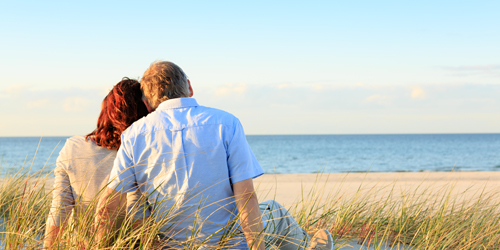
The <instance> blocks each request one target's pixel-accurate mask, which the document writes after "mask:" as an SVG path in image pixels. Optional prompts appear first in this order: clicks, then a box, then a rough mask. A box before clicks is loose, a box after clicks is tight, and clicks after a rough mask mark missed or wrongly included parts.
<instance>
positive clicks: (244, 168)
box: [227, 120, 264, 183]
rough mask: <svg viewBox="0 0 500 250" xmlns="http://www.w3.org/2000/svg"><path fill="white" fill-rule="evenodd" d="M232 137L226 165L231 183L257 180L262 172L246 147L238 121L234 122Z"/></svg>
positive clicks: (245, 140)
mask: <svg viewBox="0 0 500 250" xmlns="http://www.w3.org/2000/svg"><path fill="white" fill-rule="evenodd" d="M232 134H233V136H232V138H231V140H230V141H229V143H228V146H227V165H228V168H229V177H230V178H231V179H230V180H231V183H236V182H240V181H244V180H247V179H250V178H257V177H259V176H261V175H263V174H264V170H262V167H261V166H260V164H259V162H257V159H256V158H255V155H254V154H253V152H252V149H251V148H250V145H248V142H247V139H246V137H245V132H244V131H243V126H241V123H240V121H238V120H236V122H235V126H234V131H233V133H232Z"/></svg>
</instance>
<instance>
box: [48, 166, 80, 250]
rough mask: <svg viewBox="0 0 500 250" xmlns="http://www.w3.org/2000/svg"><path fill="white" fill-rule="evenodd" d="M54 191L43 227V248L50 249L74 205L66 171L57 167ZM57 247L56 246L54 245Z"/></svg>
mask: <svg viewBox="0 0 500 250" xmlns="http://www.w3.org/2000/svg"><path fill="white" fill-rule="evenodd" d="M54 175H55V179H54V189H53V190H52V204H51V207H50V212H49V216H48V218H47V222H46V227H45V238H44V241H43V248H44V249H50V248H51V247H53V246H54V244H55V243H56V242H55V240H56V239H57V236H58V235H59V232H60V231H61V229H62V228H63V227H64V224H65V223H66V221H67V218H68V217H69V215H70V214H71V211H72V209H73V207H74V204H75V199H74V197H73V190H72V188H71V184H70V180H69V176H68V173H67V172H66V170H65V169H64V168H63V167H61V166H59V162H58V166H57V167H56V169H55V170H54ZM55 245H57V244H55Z"/></svg>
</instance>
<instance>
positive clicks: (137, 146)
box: [96, 61, 331, 249]
mask: <svg viewBox="0 0 500 250" xmlns="http://www.w3.org/2000/svg"><path fill="white" fill-rule="evenodd" d="M141 89H142V91H143V94H144V99H145V100H144V101H145V104H146V106H147V107H148V110H149V111H150V112H151V113H150V114H149V115H148V116H147V117H144V118H142V119H140V120H138V121H137V122H135V123H134V124H133V125H132V126H130V127H129V128H128V129H127V130H126V131H124V132H123V134H122V144H121V147H120V149H119V151H118V154H117V158H116V160H115V162H114V167H113V170H112V172H111V175H110V176H111V177H110V178H111V179H110V183H109V185H108V187H107V188H106V190H105V195H104V199H106V198H108V199H109V198H110V197H111V200H108V201H107V202H100V205H99V208H98V215H97V217H96V222H97V223H98V235H100V236H103V235H104V234H105V233H107V232H109V230H110V229H109V228H110V227H111V225H110V223H109V221H114V219H115V218H116V217H117V216H118V213H119V211H122V210H123V207H124V204H126V195H125V194H126V193H128V192H133V191H136V190H137V189H140V190H141V192H142V193H143V194H145V195H146V196H147V201H148V202H149V204H151V208H152V211H153V212H152V214H153V215H154V216H156V218H157V220H162V218H168V221H169V222H171V223H167V224H165V225H164V227H163V228H162V229H161V231H162V232H163V233H164V234H165V235H166V237H168V238H169V239H171V242H170V243H169V244H180V247H182V246H183V245H182V244H183V242H191V243H190V244H192V243H193V242H194V243H197V244H199V245H206V246H208V247H209V248H211V247H214V246H217V247H221V248H232V249H234V248H242V249H247V248H248V247H249V248H252V249H264V243H263V234H262V233H261V232H263V225H262V218H261V213H260V209H259V203H258V201H257V196H256V195H255V192H254V187H253V181H252V179H253V178H256V177H258V176H260V175H262V174H263V173H264V172H263V170H262V168H261V167H260V165H259V163H258V162H257V160H256V158H255V156H254V154H253V153H252V150H251V149H250V147H249V145H248V143H247V141H246V138H245V134H244V132H243V127H242V125H241V124H240V122H239V120H238V119H237V118H236V117H234V116H233V115H231V114H229V113H227V112H224V111H221V110H217V109H212V108H207V107H203V106H200V105H198V103H197V102H196V100H195V99H193V98H190V97H192V96H193V88H192V86H191V82H190V81H189V80H188V79H187V77H186V74H185V73H184V72H183V71H182V69H181V68H180V67H178V66H177V65H175V64H174V63H172V62H167V61H158V62H154V63H152V64H151V66H150V67H149V68H148V69H147V70H146V72H145V73H144V75H143V77H142V79H141ZM124 195H125V196H124ZM104 199H101V201H103V200H104ZM238 220H239V226H238V223H233V222H237V221H238ZM240 226H241V229H242V231H243V234H244V239H243V238H241V237H237V236H235V237H228V236H229V235H237V234H236V233H237V232H238V231H239V229H240ZM297 226H298V225H297ZM300 234H303V235H301V237H300V239H301V240H302V239H304V240H302V241H308V236H307V234H306V233H305V231H304V232H303V233H302V231H300ZM228 238H230V239H228ZM330 240H331V238H330ZM299 243H300V241H299ZM295 248H296V246H295Z"/></svg>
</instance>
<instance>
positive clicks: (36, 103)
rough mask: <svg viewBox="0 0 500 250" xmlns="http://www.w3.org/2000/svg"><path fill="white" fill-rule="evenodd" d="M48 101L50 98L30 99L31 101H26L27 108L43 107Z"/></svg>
mask: <svg viewBox="0 0 500 250" xmlns="http://www.w3.org/2000/svg"><path fill="white" fill-rule="evenodd" d="M48 102H49V99H41V100H36V101H30V102H28V103H26V108H28V109H34V108H41V107H43V106H45V105H46V104H47V103H48Z"/></svg>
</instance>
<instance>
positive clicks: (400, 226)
mask: <svg viewBox="0 0 500 250" xmlns="http://www.w3.org/2000/svg"><path fill="white" fill-rule="evenodd" d="M320 175H321V174H320ZM323 175H327V174H323ZM51 180H52V179H51V177H50V174H42V172H37V173H30V172H29V171H22V170H21V171H16V172H10V173H4V177H3V179H2V180H1V182H0V218H2V219H1V220H0V222H1V223H2V225H0V241H1V246H3V247H4V248H5V249H41V248H42V244H43V238H44V230H45V221H46V219H47V215H48V213H49V210H50V205H51V199H52V195H51V191H52V187H51V185H52V184H51ZM318 180H319V179H318ZM323 184H324V183H321V182H320V181H318V182H317V183H316V185H315V186H314V188H312V189H310V190H303V192H302V193H299V194H297V197H298V200H297V202H296V203H295V204H294V205H292V206H289V207H287V208H288V209H289V211H290V213H291V215H292V216H293V217H294V218H295V219H296V220H297V222H298V223H299V224H300V225H301V226H302V227H303V228H304V229H306V230H307V231H308V232H309V233H310V234H311V235H312V234H313V233H315V232H316V231H317V230H318V229H322V228H326V229H328V230H329V231H330V232H331V233H332V235H333V237H334V241H335V244H336V247H338V248H340V247H346V246H347V245H349V244H353V243H357V244H360V245H363V246H365V247H372V248H374V249H500V196H499V194H498V193H496V192H481V191H479V192H477V193H476V194H475V195H473V196H468V197H472V198H467V199H466V198H464V197H465V196H463V195H462V194H461V193H457V192H454V190H455V189H454V185H453V183H449V185H447V186H445V187H439V188H436V187H433V186H424V185H421V186H419V187H418V188H417V189H414V190H403V191H396V189H395V188H394V186H392V187H391V186H374V187H373V188H371V189H370V190H367V191H366V190H362V189H361V188H360V189H359V190H358V192H356V193H354V194H352V195H348V196H347V195H345V194H344V193H343V192H342V184H341V183H340V184H339V185H338V186H337V187H336V188H335V189H334V190H327V189H326V188H324V186H323ZM277 185H279V183H277ZM159 202H161V201H159ZM278 202H279V200H278ZM96 204H97V199H96V201H95V202H92V203H91V204H90V205H89V206H88V209H87V211H84V212H83V213H81V214H80V215H79V216H78V217H75V216H74V217H73V218H72V220H71V222H70V223H68V225H66V226H65V227H64V228H63V229H62V231H61V233H60V234H59V237H58V239H57V244H56V246H55V247H54V248H55V249H91V248H95V247H98V246H99V244H100V242H97V240H96V234H95V229H94V226H93V223H94V210H95V206H96ZM202 206H204V204H200V207H202ZM175 213H176V212H175V211H169V212H167V213H166V214H162V215H156V217H149V218H147V219H144V220H140V221H135V222H134V221H133V220H132V219H131V218H130V217H127V218H125V220H124V223H123V224H122V225H121V227H120V228H118V229H117V230H116V231H115V233H114V234H113V235H108V236H109V237H110V238H112V240H113V242H114V243H113V244H111V245H110V246H109V249H134V248H135V249H154V248H159V247H160V246H161V245H162V244H168V245H169V246H171V247H177V248H183V249H198V248H200V246H202V245H205V244H206V242H207V239H206V238H200V237H197V234H198V233H199V230H200V227H199V226H194V227H193V228H194V229H193V231H192V233H191V236H192V237H191V240H189V241H188V242H174V241H169V240H168V239H167V238H161V237H162V236H161V235H162V234H163V235H165V232H160V229H161V228H162V227H164V226H165V225H170V227H171V228H174V227H175V224H176V221H174V220H173V219H172V218H174V217H175ZM195 216H196V215H195ZM235 225H236V223H235V222H234V223H228V225H227V227H226V228H223V229H222V230H223V231H224V237H223V239H222V240H221V242H222V243H221V245H219V246H206V247H208V248H227V249H230V248H231V240H230V239H231V238H235V237H238V236H241V234H239V233H238V230H236V228H235ZM166 235H167V236H168V230H167V233H166Z"/></svg>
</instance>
